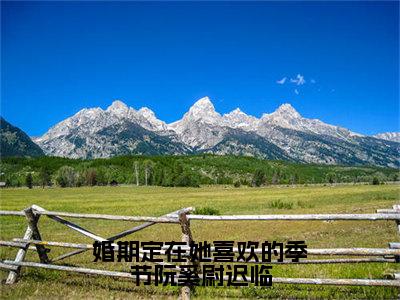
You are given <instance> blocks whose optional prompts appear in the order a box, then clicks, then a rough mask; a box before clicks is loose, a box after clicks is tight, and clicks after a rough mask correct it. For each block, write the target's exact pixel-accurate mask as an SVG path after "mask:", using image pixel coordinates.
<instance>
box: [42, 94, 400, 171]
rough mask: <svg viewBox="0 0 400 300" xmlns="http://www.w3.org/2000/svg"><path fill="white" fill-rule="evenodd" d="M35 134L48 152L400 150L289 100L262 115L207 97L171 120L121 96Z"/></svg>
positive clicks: (395, 159) (315, 153)
mask: <svg viewBox="0 0 400 300" xmlns="http://www.w3.org/2000/svg"><path fill="white" fill-rule="evenodd" d="M35 142H36V143H37V144H38V145H40V147H41V148H42V149H43V150H44V151H45V153H47V154H49V155H55V156H65V157H72V158H78V157H80V158H96V157H110V156H114V155H120V154H130V153H132V154H133V153H134V154H186V153H201V152H206V153H215V154H236V155H248V156H257V157H262V158H268V159H281V160H290V161H299V162H306V163H323V164H347V165H378V166H389V167H398V166H399V151H400V143H398V142H393V141H389V140H387V139H383V138H380V137H369V136H363V135H361V134H357V133H354V132H351V131H349V130H348V129H345V128H342V127H339V126H334V125H330V124H326V123H324V122H322V121H320V120H318V119H308V118H304V117H302V116H301V115H300V114H299V113H298V112H297V111H296V110H295V109H294V108H293V107H292V106H291V105H290V104H283V105H281V106H280V107H279V108H278V109H277V110H276V111H274V112H272V113H270V114H263V115H262V117H261V118H256V117H254V116H250V115H247V114H245V113H243V112H242V111H241V110H240V109H239V108H237V109H235V110H233V111H232V112H230V113H227V114H224V115H221V114H219V113H218V112H216V111H215V108H214V105H213V104H212V102H211V100H210V99H209V98H208V97H204V98H202V99H200V100H198V101H197V102H196V103H194V105H193V106H192V107H191V108H190V109H189V111H188V112H187V113H185V114H184V116H183V117H182V119H180V120H178V121H176V122H173V123H171V124H166V123H165V122H163V121H161V120H159V119H157V117H156V115H155V114H154V112H153V111H151V110H150V109H148V108H141V109H139V110H135V109H133V108H130V107H128V106H126V105H125V104H124V103H123V102H121V101H118V100H117V101H114V102H113V103H112V105H111V106H109V107H108V108H107V109H105V110H103V109H101V108H92V109H83V110H81V111H79V112H78V113H77V114H75V115H74V116H72V117H70V118H68V119H66V120H64V121H62V122H60V123H58V124H57V125H55V126H54V127H52V128H50V129H49V131H48V132H46V133H45V134H44V135H43V136H42V137H40V138H37V139H35Z"/></svg>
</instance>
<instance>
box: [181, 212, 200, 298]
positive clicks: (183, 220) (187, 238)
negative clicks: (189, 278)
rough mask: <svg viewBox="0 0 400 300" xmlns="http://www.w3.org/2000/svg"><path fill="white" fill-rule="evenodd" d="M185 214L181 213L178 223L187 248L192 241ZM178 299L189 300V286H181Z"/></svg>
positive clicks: (188, 261)
mask: <svg viewBox="0 0 400 300" xmlns="http://www.w3.org/2000/svg"><path fill="white" fill-rule="evenodd" d="M186 214H187V212H182V213H180V214H179V222H180V224H181V229H182V242H185V243H186V244H187V245H188V246H190V243H191V242H192V241H193V236H192V232H191V230H190V221H189V219H188V218H187V215H186ZM186 263H187V264H190V258H187V259H186ZM195 272H197V268H196V269H195ZM179 298H180V299H181V300H190V287H189V286H182V288H181V292H180V296H179Z"/></svg>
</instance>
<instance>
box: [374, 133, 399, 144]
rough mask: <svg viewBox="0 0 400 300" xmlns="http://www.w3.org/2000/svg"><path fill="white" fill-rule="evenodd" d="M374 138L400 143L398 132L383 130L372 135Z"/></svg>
mask: <svg viewBox="0 0 400 300" xmlns="http://www.w3.org/2000/svg"><path fill="white" fill-rule="evenodd" d="M374 137H375V138H378V139H382V140H387V141H392V142H398V143H400V132H384V133H379V134H375V135H374Z"/></svg>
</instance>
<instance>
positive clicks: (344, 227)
mask: <svg viewBox="0 0 400 300" xmlns="http://www.w3.org/2000/svg"><path fill="white" fill-rule="evenodd" d="M0 196H1V201H0V204H1V209H3V210H21V209H23V208H25V207H27V206H29V205H31V204H37V205H40V206H42V207H44V208H46V209H48V210H54V211H68V212H80V213H85V212H86V213H104V214H115V215H148V216H160V215H163V214H166V213H169V212H172V211H174V210H177V209H180V208H183V207H188V206H193V207H196V208H202V207H206V206H208V207H212V208H215V209H217V210H219V212H220V213H221V214H283V213H287V214H299V213H373V212H375V210H376V209H379V208H390V207H391V206H392V205H393V204H395V203H398V202H399V201H400V187H399V186H398V185H381V186H372V185H359V186H336V187H330V186H326V187H296V188H292V187H273V188H246V187H244V188H236V189H235V188H232V187H227V188H226V187H223V186H212V187H202V188H161V187H148V188H146V187H132V186H126V187H92V188H89V187H88V188H86V187H85V188H66V189H60V188H54V189H39V188H36V189H33V190H28V189H3V190H1V191H0ZM277 200H281V202H284V203H285V204H286V205H284V207H283V208H281V209H278V208H273V205H271V203H272V202H273V201H277ZM75 221H76V222H77V223H78V224H80V225H82V226H83V227H85V228H87V229H89V230H91V231H93V232H95V233H97V234H99V235H101V236H111V235H113V234H114V233H117V232H119V231H122V230H124V229H128V228H130V227H132V226H133V225H132V223H127V222H116V221H96V220H77V219H76V220H75ZM0 225H1V228H0V229H1V232H0V236H1V240H11V239H12V238H15V237H22V236H23V233H24V230H25V227H26V223H25V220H24V219H23V218H18V217H2V218H1V219H0ZM39 227H40V230H41V233H42V238H43V239H44V240H50V241H69V242H76V243H92V241H91V240H90V239H86V238H84V237H83V236H82V235H79V234H77V233H75V232H74V231H71V230H69V229H68V228H65V227H63V226H62V225H61V224H58V223H55V222H54V221H52V220H50V219H48V218H46V217H44V216H43V217H42V218H41V220H40V223H39ZM191 228H192V232H193V237H194V239H195V240H197V241H204V240H207V241H213V240H221V239H223V240H235V241H263V240H277V241H280V242H285V241H288V240H305V241H306V243H307V245H308V247H309V248H333V247H335V248H337V247H380V248H382V247H387V243H388V242H395V241H398V240H399V236H398V233H397V231H396V226H395V224H394V222H393V221H375V222H371V221H370V222H366V221H335V222H321V221H295V222H288V221H280V222H266V221H261V222H260V221H240V222H205V221H192V226H191ZM180 238H181V231H180V227H179V225H176V224H157V225H154V226H152V227H149V228H147V229H145V230H143V231H140V232H137V233H135V234H133V235H132V236H128V237H127V238H125V239H126V240H141V241H151V240H155V241H156V240H160V241H172V240H175V241H177V240H180ZM67 251H68V250H67V249H61V248H52V250H51V252H50V257H55V256H57V255H60V254H62V253H64V252H67ZM15 253H16V250H15V249H11V248H1V249H0V258H1V259H5V258H8V259H9V258H12V259H13V258H14V256H15ZM36 256H37V254H36V253H35V252H29V253H28V256H27V260H28V261H37V257H36ZM92 260H93V256H92V254H91V253H90V251H89V252H86V253H85V254H83V255H78V256H75V257H72V258H70V259H67V260H65V261H64V263H68V264H70V265H76V266H84V267H90V268H97V269H110V270H111V269H112V270H120V271H129V264H126V263H93V262H92ZM399 269H400V268H399V267H397V266H395V265H394V264H388V263H379V264H378V263H368V264H358V265H354V264H353V265H350V264H331V265H307V266H306V265H291V266H288V265H281V266H277V265H274V266H273V269H272V275H273V276H276V277H307V278H312V277H315V278H317V277H320V278H376V279H379V278H384V274H385V273H393V271H394V270H399ZM6 275H7V273H6V272H3V271H2V272H1V278H2V279H4V278H5V276H6ZM177 291H178V289H177V288H174V287H166V288H156V287H153V286H150V287H143V286H141V287H135V286H134V284H133V283H132V282H129V281H124V280H115V279H111V278H103V277H89V276H84V275H79V274H73V273H66V272H57V271H49V270H39V269H32V268H30V269H23V273H22V277H21V279H20V281H19V282H18V283H17V284H15V285H14V286H5V285H1V297H2V298H11V299H12V298H14V299H15V298H54V297H60V296H66V297H68V298H75V299H78V298H79V299H80V298H104V299H108V298H135V297H154V298H160V297H173V298H175V297H176V295H177ZM397 293H398V289H396V288H387V287H329V286H310V285H282V284H276V285H274V286H273V287H272V288H269V289H260V288H252V287H249V288H201V287H200V288H197V289H196V294H195V295H196V296H197V297H199V298H214V297H244V298H252V297H271V298H276V297H300V298H310V297H311V298H322V297H323V298H340V299H343V298H351V299H354V298H369V299H372V298H396V297H397Z"/></svg>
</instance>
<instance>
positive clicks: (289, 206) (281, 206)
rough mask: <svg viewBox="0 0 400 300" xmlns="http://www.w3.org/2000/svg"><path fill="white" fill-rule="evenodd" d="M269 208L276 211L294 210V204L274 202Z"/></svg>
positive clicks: (269, 204)
mask: <svg viewBox="0 0 400 300" xmlns="http://www.w3.org/2000/svg"><path fill="white" fill-rule="evenodd" d="M268 208H274V209H292V208H293V203H292V202H283V201H281V200H274V201H272V202H270V203H268Z"/></svg>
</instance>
